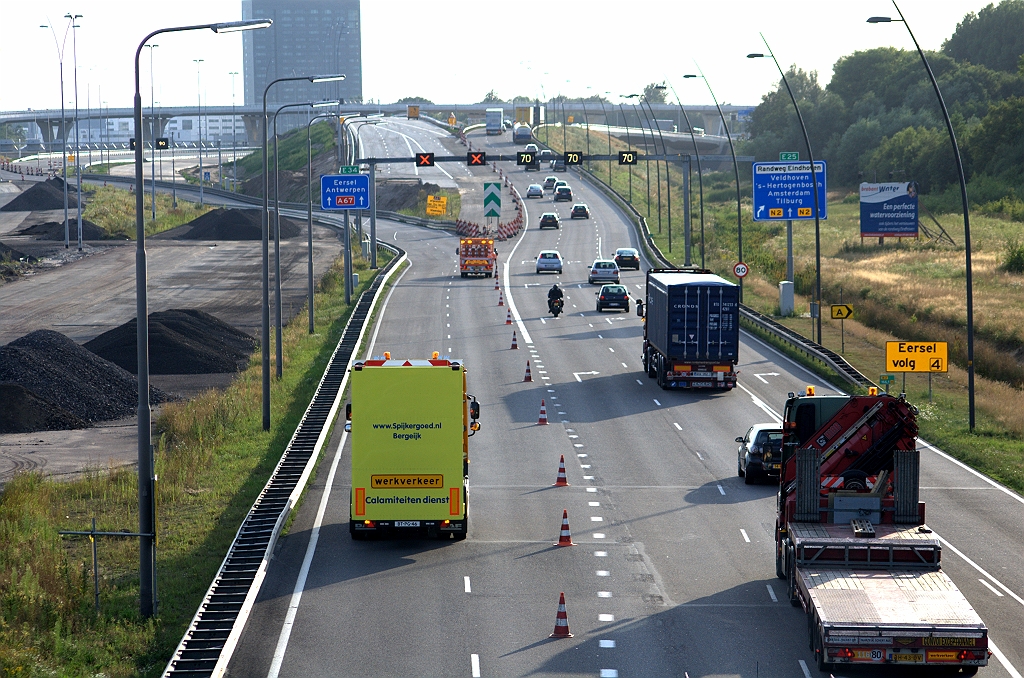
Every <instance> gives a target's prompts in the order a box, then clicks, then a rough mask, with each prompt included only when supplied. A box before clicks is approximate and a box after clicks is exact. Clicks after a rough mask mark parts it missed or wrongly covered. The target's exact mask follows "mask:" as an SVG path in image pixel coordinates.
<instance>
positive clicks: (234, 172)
mask: <svg viewBox="0 0 1024 678" xmlns="http://www.w3.org/2000/svg"><path fill="white" fill-rule="evenodd" d="M228 75H230V76H231V190H232V191H237V190H238V155H237V150H236V147H235V125H236V124H237V123H236V122H235V76H236V75H238V71H231V72H230V73H228Z"/></svg>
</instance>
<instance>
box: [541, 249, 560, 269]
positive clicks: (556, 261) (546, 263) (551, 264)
mask: <svg viewBox="0 0 1024 678" xmlns="http://www.w3.org/2000/svg"><path fill="white" fill-rule="evenodd" d="M544 271H554V272H555V273H558V274H561V273H562V255H561V254H559V253H558V250H541V253H540V254H538V255H537V273H542V272H544Z"/></svg>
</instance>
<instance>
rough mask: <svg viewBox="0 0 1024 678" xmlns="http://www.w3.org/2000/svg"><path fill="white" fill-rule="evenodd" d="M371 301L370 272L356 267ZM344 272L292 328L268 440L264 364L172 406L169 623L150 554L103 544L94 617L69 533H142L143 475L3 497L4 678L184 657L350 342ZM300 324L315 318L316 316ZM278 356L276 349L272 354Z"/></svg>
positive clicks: (165, 426)
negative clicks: (145, 604)
mask: <svg viewBox="0 0 1024 678" xmlns="http://www.w3.org/2000/svg"><path fill="white" fill-rule="evenodd" d="M353 261H354V269H355V270H356V271H359V272H361V273H363V275H361V276H360V286H359V288H357V293H361V292H362V291H363V290H364V289H365V288H366V287H367V286H368V285H369V284H370V281H371V279H372V276H370V275H369V265H368V263H367V262H366V261H364V260H362V259H361V258H359V257H358V252H355V253H354V255H353ZM343 284H344V275H343V272H342V270H341V268H340V266H339V265H338V264H335V266H334V267H332V269H331V270H330V271H329V272H327V273H326V274H324V276H323V278H322V279H321V281H320V283H319V286H318V289H319V291H318V292H317V295H316V303H315V315H314V320H315V329H316V333H315V334H313V335H310V334H308V333H307V328H306V323H305V322H304V321H303V322H295V323H292V324H290V325H289V326H288V327H286V328H285V329H284V335H283V343H284V345H283V347H282V349H283V354H284V365H283V367H284V376H283V378H282V379H281V380H280V381H273V382H272V384H271V403H272V407H271V412H272V418H271V421H272V428H271V430H270V431H269V432H263V430H262V419H261V414H260V411H261V408H260V400H261V386H260V384H261V376H260V375H261V358H260V354H259V353H257V354H254V355H253V357H252V360H251V361H250V365H249V368H248V369H247V370H245V371H244V372H242V373H241V374H239V376H238V378H237V379H236V380H235V382H234V383H233V384H232V385H231V386H229V387H228V388H227V389H225V390H224V391H209V392H206V393H204V394H201V395H199V396H197V397H196V398H194V399H193V400H190V401H188V402H181V403H172V404H170V405H167V406H165V408H164V409H163V411H162V412H161V413H160V415H159V416H158V418H157V420H156V429H157V433H158V444H157V455H156V462H157V474H158V477H159V485H158V490H157V496H158V518H159V544H158V547H157V578H158V579H157V585H158V590H159V597H160V608H159V615H158V616H157V617H155V618H153V619H150V620H142V619H140V618H139V616H138V584H139V582H138V574H137V567H138V547H137V544H136V542H135V541H134V540H131V539H126V540H114V539H104V540H102V541H101V542H100V543H99V560H100V573H101V584H100V613H99V614H98V615H97V614H96V613H95V612H94V611H93V604H92V581H91V579H92V571H91V555H90V545H89V543H88V542H87V541H84V540H62V539H61V537H60V536H59V535H58V534H57V532H58V530H61V529H87V527H88V524H89V522H90V520H91V518H93V517H95V518H96V519H97V527H98V529H100V530H111V531H114V530H121V529H131V530H134V529H135V528H136V527H137V525H138V518H137V501H138V499H137V497H138V494H137V483H136V480H137V478H136V472H135V471H134V470H133V469H125V470H114V471H111V472H109V473H100V472H97V473H92V474H89V475H87V476H86V477H84V478H82V479H81V480H76V481H72V482H56V481H53V480H48V479H45V478H43V477H41V476H39V475H36V474H26V475H20V476H17V477H16V478H14V479H13V480H12V481H11V482H9V483H8V484H7V485H6V486H5V488H4V490H3V493H2V494H0V544H2V546H0V675H18V676H53V675H60V676H96V675H103V676H107V677H109V678H119V677H121V676H137V675H141V676H157V675H159V674H160V673H161V671H162V669H163V667H164V665H165V664H166V661H167V659H168V657H169V656H170V653H171V652H172V651H173V649H174V647H175V646H176V645H177V643H178V641H179V640H180V638H181V635H182V633H183V632H184V630H185V628H186V626H187V624H188V622H189V620H190V619H191V617H192V615H193V614H194V612H195V609H196V607H197V606H198V604H199V602H200V601H201V600H202V596H203V594H204V593H205V592H206V589H207V587H208V586H209V583H210V581H211V580H212V578H213V575H214V573H215V572H216V570H217V568H218V567H219V565H220V563H221V561H222V560H223V557H224V553H226V551H227V548H228V545H229V544H230V542H231V540H232V539H233V538H234V535H235V532H236V531H237V528H238V525H239V524H240V522H241V520H242V519H243V517H244V516H245V514H246V512H247V511H248V509H249V507H250V506H251V505H252V502H253V500H254V499H255V497H256V496H257V495H258V493H259V491H260V489H261V488H262V487H263V485H264V484H265V482H266V479H267V478H268V477H269V474H270V472H271V471H272V470H273V468H274V465H275V464H276V462H277V460H278V459H279V458H280V455H281V453H282V452H283V450H284V448H285V446H286V445H287V443H288V440H289V439H290V437H291V434H292V432H293V431H294V429H295V427H296V425H297V424H298V422H299V420H300V419H301V417H302V413H303V412H304V411H305V408H306V406H307V405H308V403H309V400H310V398H311V397H312V395H313V393H314V392H315V390H316V387H317V384H318V383H319V380H320V376H321V375H322V373H323V370H324V369H325V368H326V365H327V362H328V360H329V359H330V356H331V354H332V353H333V351H334V348H335V346H336V345H337V342H338V340H339V338H340V336H341V332H342V330H343V329H344V326H345V322H346V321H347V319H348V316H349V314H350V312H351V306H348V305H345V304H344V302H343V299H344V295H343V294H341V289H342V287H343ZM296 317H297V318H300V319H304V318H305V313H299V314H298V315H297V316H296ZM270 348H271V349H272V348H273V347H270Z"/></svg>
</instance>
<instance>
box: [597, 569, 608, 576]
mask: <svg viewBox="0 0 1024 678" xmlns="http://www.w3.org/2000/svg"><path fill="white" fill-rule="evenodd" d="M595 574H596V575H597V576H598V577H608V576H610V575H611V572H609V571H608V570H598V571H597V572H596V573H595Z"/></svg>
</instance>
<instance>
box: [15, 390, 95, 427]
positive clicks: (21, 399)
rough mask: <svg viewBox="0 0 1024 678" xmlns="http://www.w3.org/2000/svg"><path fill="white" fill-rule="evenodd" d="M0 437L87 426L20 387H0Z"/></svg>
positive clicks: (82, 421) (84, 422) (86, 423)
mask: <svg viewBox="0 0 1024 678" xmlns="http://www.w3.org/2000/svg"><path fill="white" fill-rule="evenodd" d="M0 402H2V403H3V404H4V406H3V407H0V433H31V432H32V431H68V430H70V429H75V428H88V426H89V424H88V422H86V421H84V420H82V419H79V418H78V417H76V416H74V415H73V414H69V413H67V412H65V411H64V410H62V409H60V408H59V407H57V406H56V405H52V404H51V403H49V402H47V401H46V400H44V399H42V398H40V397H39V396H37V395H36V394H35V393H33V392H32V391H30V390H28V389H27V388H25V387H24V386H22V385H21V384H0Z"/></svg>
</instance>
